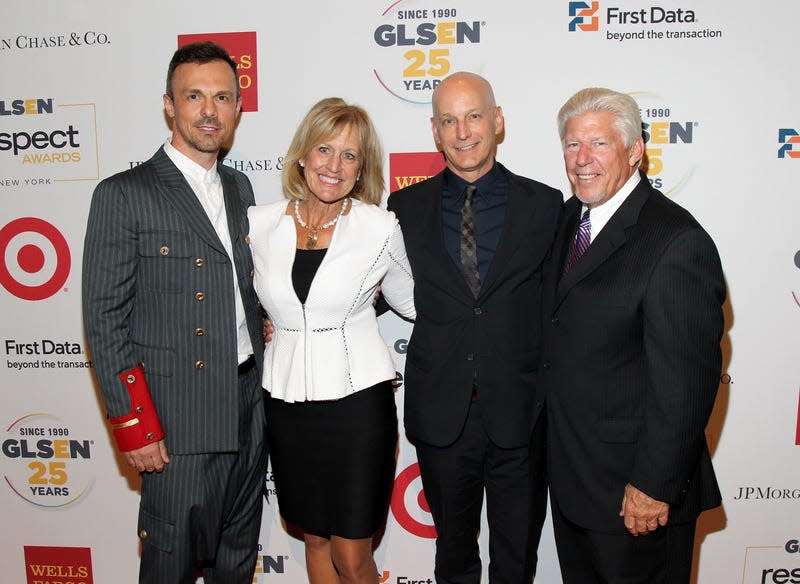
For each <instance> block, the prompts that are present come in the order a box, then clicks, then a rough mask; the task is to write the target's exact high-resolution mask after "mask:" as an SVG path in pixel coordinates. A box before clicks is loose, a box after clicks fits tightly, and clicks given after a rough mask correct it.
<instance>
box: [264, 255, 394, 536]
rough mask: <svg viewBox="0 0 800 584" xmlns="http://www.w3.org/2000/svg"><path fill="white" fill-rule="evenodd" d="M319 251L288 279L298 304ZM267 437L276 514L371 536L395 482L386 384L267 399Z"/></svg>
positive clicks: (310, 526)
mask: <svg viewBox="0 0 800 584" xmlns="http://www.w3.org/2000/svg"><path fill="white" fill-rule="evenodd" d="M326 251H327V250H325V249H318V250H305V249H298V250H297V253H296V256H295V261H294V266H293V268H292V281H293V284H294V288H295V292H296V294H297V297H298V299H299V300H300V302H301V303H305V301H306V298H307V297H308V291H309V289H310V287H311V282H312V281H313V279H314V274H315V273H316V271H317V269H318V268H319V265H320V264H321V263H322V259H323V258H324V256H325V252H326ZM266 411H267V433H268V436H269V447H270V457H271V461H272V470H273V474H274V477H275V487H276V490H277V494H278V506H279V508H280V513H281V516H282V517H283V518H284V520H286V522H287V523H291V524H293V525H296V526H298V527H300V528H302V529H304V530H305V531H307V532H309V533H313V534H315V535H323V536H330V535H336V536H340V537H345V538H348V539H360V538H365V537H371V536H372V535H373V534H374V533H375V532H376V531H377V530H378V528H379V527H380V526H381V524H382V523H383V521H384V520H385V518H386V511H387V509H388V506H389V497H390V496H391V491H392V484H393V481H394V468H395V454H396V449H397V409H396V407H395V402H394V391H393V389H392V384H391V380H387V381H384V382H381V383H378V384H376V385H374V386H372V387H369V388H366V389H362V390H361V391H357V392H356V393H354V394H352V395H349V396H347V397H345V398H342V399H337V400H329V401H308V402H295V403H286V402H284V401H282V400H278V399H272V398H271V397H268V398H267V403H266Z"/></svg>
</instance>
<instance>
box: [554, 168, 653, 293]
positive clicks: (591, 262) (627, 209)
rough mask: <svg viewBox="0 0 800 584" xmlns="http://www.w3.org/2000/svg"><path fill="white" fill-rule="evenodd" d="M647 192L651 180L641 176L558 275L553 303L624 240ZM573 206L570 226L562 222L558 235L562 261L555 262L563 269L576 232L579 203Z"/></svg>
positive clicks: (637, 216) (636, 218)
mask: <svg viewBox="0 0 800 584" xmlns="http://www.w3.org/2000/svg"><path fill="white" fill-rule="evenodd" d="M649 195H650V184H649V183H648V182H647V178H642V180H641V181H640V182H639V184H638V185H637V186H636V188H635V189H633V192H632V193H631V194H630V195H629V196H628V198H627V199H626V200H625V202H624V203H622V205H621V206H620V208H619V209H617V211H616V212H615V213H614V214H613V215H612V216H611V219H609V220H608V223H606V225H605V227H603V229H602V230H601V231H600V233H599V234H598V235H597V237H596V238H595V239H594V241H592V244H591V245H590V246H589V249H587V250H586V252H585V253H584V254H583V256H582V257H581V259H580V260H578V262H577V263H576V264H575V266H574V267H573V268H572V269H571V270H570V271H569V272H568V273H566V274H564V276H563V277H562V278H561V280H560V281H559V283H558V287H557V289H556V298H555V306H558V305H559V304H560V303H561V302H562V301H563V300H564V298H565V297H566V296H567V294H568V293H569V291H570V289H572V287H574V286H575V285H576V284H577V283H578V282H580V281H581V280H583V279H584V278H585V277H586V276H588V275H589V274H591V273H592V272H593V271H595V270H596V269H597V268H599V267H600V266H601V265H603V263H604V262H605V261H606V260H607V259H608V258H609V257H610V256H611V255H612V254H613V253H614V252H615V251H616V250H617V249H619V248H620V247H621V246H623V245H624V244H625V242H626V241H627V240H628V236H629V231H628V230H629V229H630V228H631V227H633V226H635V225H636V222H637V220H638V218H639V211H641V209H642V205H644V202H645V201H646V200H647V198H648V196H649ZM576 207H577V209H576V210H575V213H574V216H573V214H572V213H570V215H571V217H570V222H571V229H569V230H567V225H565V228H564V233H563V234H562V235H561V236H559V239H561V237H562V236H566V240H567V241H562V246H561V248H560V250H561V253H560V256H561V257H560V258H559V259H560V261H561V263H560V264H559V265H558V266H557V267H558V269H559V270H563V266H564V258H565V254H566V250H567V249H568V248H569V240H570V239H571V238H570V234H574V233H575V222H576V221H577V216H578V214H579V213H580V209H581V206H580V204H579V203H578V204H577V205H576ZM555 267H556V266H554V269H555Z"/></svg>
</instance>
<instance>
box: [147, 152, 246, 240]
mask: <svg viewBox="0 0 800 584" xmlns="http://www.w3.org/2000/svg"><path fill="white" fill-rule="evenodd" d="M150 161H151V162H152V163H153V168H154V169H155V171H156V174H157V175H158V178H159V180H160V181H161V184H162V185H163V186H164V188H165V189H166V190H167V195H166V196H165V198H166V199H167V201H169V203H170V204H171V205H172V206H173V207H175V209H176V210H177V211H178V213H180V215H181V217H183V219H184V220H185V221H186V222H187V223H188V224H189V225H190V226H191V227H192V229H194V231H195V232H196V233H197V234H198V235H199V236H200V237H202V238H203V239H204V240H205V241H206V242H207V243H208V244H209V245H210V246H211V247H213V248H214V249H217V250H219V251H220V252H222V253H226V252H225V248H224V247H223V245H222V242H221V241H220V239H219V236H218V235H217V232H216V231H215V230H214V226H213V225H211V221H210V220H209V219H208V215H206V212H205V210H204V209H203V206H202V205H201V204H200V201H198V200H197V195H195V194H194V191H193V190H192V188H191V187H190V186H189V183H188V182H186V179H185V178H184V177H183V174H181V171H180V170H178V167H176V166H175V165H174V164H173V163H172V161H171V160H170V159H169V156H167V154H166V152H164V148H163V147H162V148H161V149H159V150H158V152H156V153H155V155H154V156H153V158H151V159H150ZM224 190H226V191H227V190H228V189H224ZM227 198H228V197H227V196H226V205H227ZM228 220H229V221H230V217H229V219H228Z"/></svg>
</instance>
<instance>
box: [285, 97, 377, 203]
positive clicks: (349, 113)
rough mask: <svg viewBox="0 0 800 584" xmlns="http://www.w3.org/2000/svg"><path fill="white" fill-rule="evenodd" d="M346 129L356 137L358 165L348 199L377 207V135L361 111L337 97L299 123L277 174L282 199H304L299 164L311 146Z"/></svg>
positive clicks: (305, 191) (319, 104) (321, 103)
mask: <svg viewBox="0 0 800 584" xmlns="http://www.w3.org/2000/svg"><path fill="white" fill-rule="evenodd" d="M347 126H351V127H352V129H353V132H354V133H355V135H356V136H358V139H359V150H360V153H359V156H360V162H361V169H360V176H359V178H358V179H357V180H356V184H355V186H354V187H353V190H352V191H351V192H350V196H352V197H353V198H356V199H358V200H360V201H364V202H365V203H372V204H373V205H378V204H380V202H381V198H382V197H383V188H384V181H383V149H382V148H381V143H380V140H379V139H378V133H377V132H376V131H375V127H374V126H373V125H372V121H371V120H370V119H369V116H368V115H367V112H366V111H364V109H363V108H361V107H359V106H357V105H351V104H348V103H346V102H345V101H344V100H343V99H341V98H339V97H328V98H325V99H323V100H321V101H318V102H317V103H316V104H315V105H314V106H313V107H312V108H311V110H309V112H308V113H307V114H306V117H305V118H303V121H302V122H300V126H299V127H298V128H297V131H296V132H295V134H294V138H292V143H291V144H290V145H289V151H288V152H287V153H286V158H285V160H284V166H283V173H282V174H281V182H282V184H283V194H284V196H286V198H288V199H291V200H300V201H302V200H305V198H306V197H307V196H308V186H307V185H306V181H305V177H304V175H303V168H302V167H301V166H300V161H301V160H302V159H303V158H305V156H306V154H308V153H309V151H310V150H311V149H312V148H313V147H314V146H316V145H317V144H320V143H322V142H325V141H326V140H329V139H331V138H332V137H334V136H336V135H337V134H339V132H341V131H342V130H343V129H344V128H345V127H347Z"/></svg>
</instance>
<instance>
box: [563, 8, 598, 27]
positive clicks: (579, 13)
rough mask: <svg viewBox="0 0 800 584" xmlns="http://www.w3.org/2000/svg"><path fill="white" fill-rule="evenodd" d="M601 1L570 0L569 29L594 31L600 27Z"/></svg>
mask: <svg viewBox="0 0 800 584" xmlns="http://www.w3.org/2000/svg"><path fill="white" fill-rule="evenodd" d="M599 10H600V3H599V2H592V3H589V2H570V3H569V31H570V32H575V31H578V30H580V31H583V32H594V31H597V30H598V29H599V28H600V17H599V16H598V11H599Z"/></svg>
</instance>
